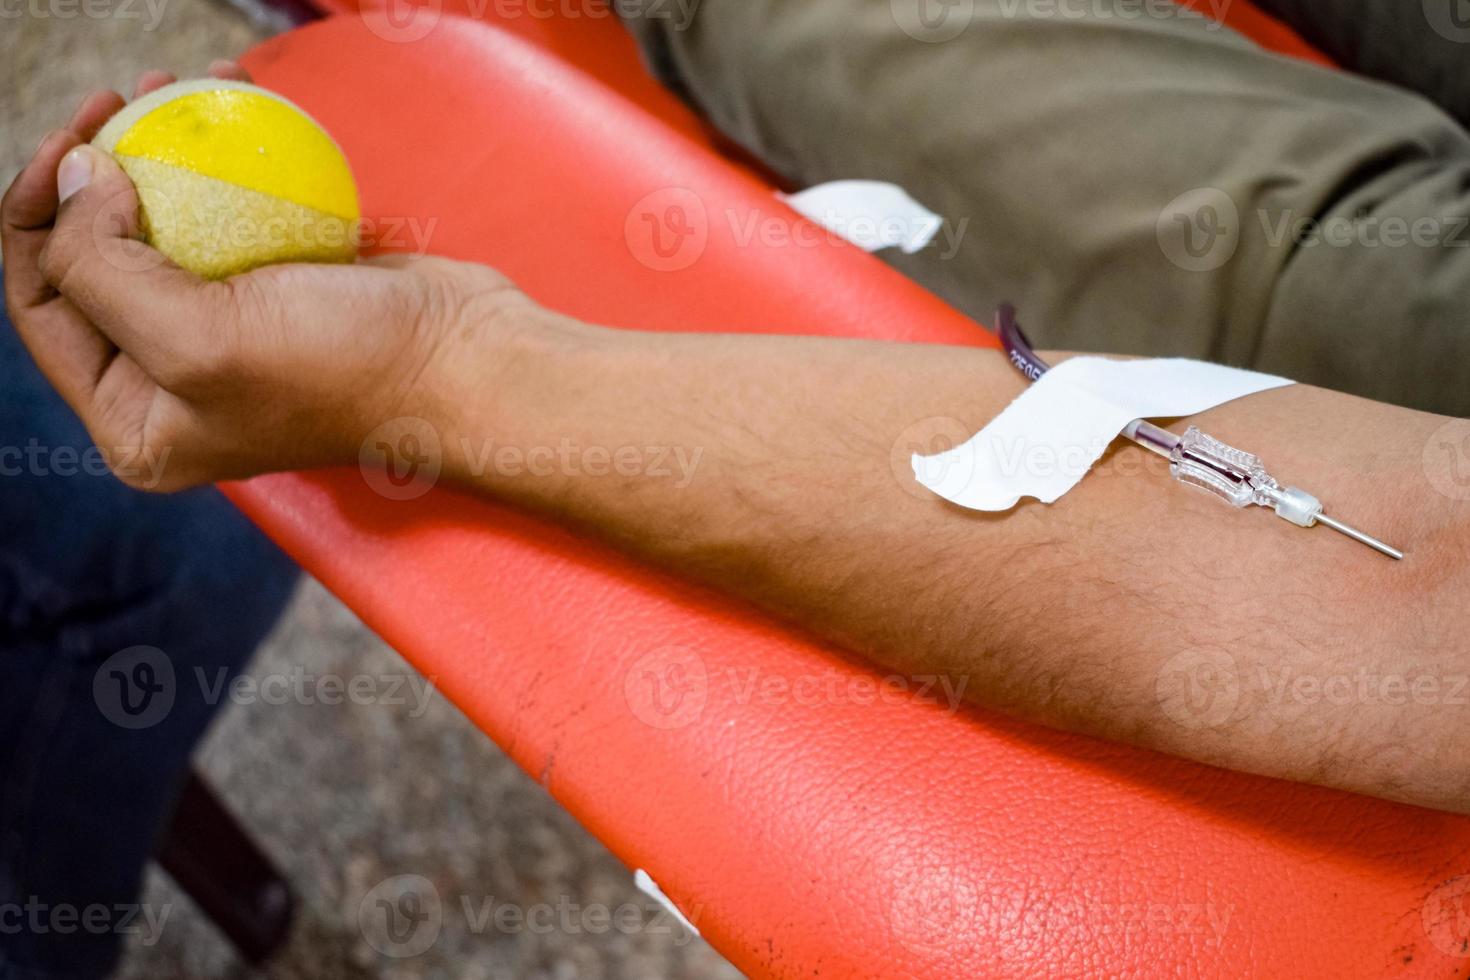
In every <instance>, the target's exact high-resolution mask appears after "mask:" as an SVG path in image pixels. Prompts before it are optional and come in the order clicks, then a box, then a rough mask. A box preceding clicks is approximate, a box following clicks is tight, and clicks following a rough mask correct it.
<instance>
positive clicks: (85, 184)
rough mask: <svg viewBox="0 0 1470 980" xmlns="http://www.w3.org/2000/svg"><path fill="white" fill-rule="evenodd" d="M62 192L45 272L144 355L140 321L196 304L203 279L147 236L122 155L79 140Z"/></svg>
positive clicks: (67, 162) (161, 323) (62, 177)
mask: <svg viewBox="0 0 1470 980" xmlns="http://www.w3.org/2000/svg"><path fill="white" fill-rule="evenodd" d="M56 193H57V197H58V198H59V199H60V200H61V209H60V211H59V212H58V213H57V215H56V223H55V226H54V228H53V230H52V232H51V234H50V236H49V237H48V239H47V241H46V245H45V248H44V249H43V250H42V252H41V261H40V266H41V274H42V275H43V276H44V277H45V278H46V281H47V282H48V283H50V284H51V286H53V287H54V288H55V289H56V290H57V291H58V292H60V293H61V294H62V295H63V296H65V297H66V298H67V299H68V300H70V301H71V302H72V303H73V304H74V305H75V306H76V307H77V308H78V309H79V310H81V311H82V313H83V315H85V316H86V317H87V319H88V320H90V321H91V322H92V323H93V324H94V325H96V326H97V327H98V328H99V329H100V330H102V332H103V333H105V334H107V335H108V336H109V337H110V338H111V339H112V341H113V343H115V344H117V345H118V346H119V347H121V348H122V349H123V350H125V351H128V352H129V353H132V354H134V356H137V355H138V354H139V353H142V352H140V351H135V350H133V348H134V346H135V345H137V346H147V345H146V344H141V343H140V340H141V339H142V338H140V336H139V331H140V328H143V327H145V326H146V325H148V324H150V323H152V324H153V325H154V329H155V330H165V329H166V328H167V326H169V325H170V324H171V323H172V321H173V320H175V319H178V318H180V317H175V316H173V314H180V315H181V316H187V315H188V314H190V313H194V312H197V307H196V304H197V301H198V298H199V296H200V295H201V293H202V289H203V287H204V286H205V283H204V281H203V280H201V279H199V278H197V277H196V276H194V275H193V274H191V273H189V272H186V271H184V270H183V269H181V268H179V267H178V266H176V265H174V264H173V263H171V262H169V261H168V259H167V258H165V257H164V256H163V254H162V253H160V252H158V251H156V250H154V249H152V248H150V247H149V246H148V245H146V244H145V243H144V242H143V241H141V240H140V239H141V237H142V221H141V218H140V214H139V202H138V191H137V189H136V188H135V187H134V186H133V182H132V180H130V179H129V178H128V175H127V174H126V173H124V172H123V169H122V168H121V167H120V166H118V164H117V161H116V160H114V159H113V158H112V157H111V156H109V155H108V154H107V153H104V152H103V151H101V150H99V149H97V148H96V147H94V146H78V147H77V148H76V149H74V150H72V151H71V152H70V153H68V154H67V155H66V156H64V157H62V159H61V163H60V165H58V167H57V169H56Z"/></svg>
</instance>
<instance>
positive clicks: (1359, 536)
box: [1317, 514, 1404, 561]
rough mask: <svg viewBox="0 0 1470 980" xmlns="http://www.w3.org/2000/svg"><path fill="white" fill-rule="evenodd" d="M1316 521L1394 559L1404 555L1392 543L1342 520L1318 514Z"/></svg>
mask: <svg viewBox="0 0 1470 980" xmlns="http://www.w3.org/2000/svg"><path fill="white" fill-rule="evenodd" d="M1317 523H1319V524H1326V525H1327V526H1328V527H1330V528H1332V529H1333V530H1334V531H1340V532H1341V533H1343V534H1346V535H1347V536H1348V537H1350V538H1352V539H1353V540H1354V541H1361V542H1362V543H1363V544H1366V545H1367V546H1368V547H1370V548H1372V549H1374V550H1375V551H1381V552H1383V553H1384V554H1385V555H1387V556H1388V557H1390V558H1392V559H1394V560H1395V561H1397V560H1399V559H1402V558H1403V557H1404V553H1403V552H1402V551H1400V550H1399V549H1397V548H1395V547H1393V546H1392V545H1387V544H1384V543H1383V542H1382V541H1379V540H1378V539H1377V538H1375V537H1374V536H1373V535H1371V534H1364V533H1363V532H1362V531H1359V530H1358V529H1357V528H1355V527H1353V526H1351V525H1349V524H1344V523H1343V522H1342V521H1339V520H1337V519H1336V518H1333V517H1328V516H1327V515H1326V514H1318V515H1317Z"/></svg>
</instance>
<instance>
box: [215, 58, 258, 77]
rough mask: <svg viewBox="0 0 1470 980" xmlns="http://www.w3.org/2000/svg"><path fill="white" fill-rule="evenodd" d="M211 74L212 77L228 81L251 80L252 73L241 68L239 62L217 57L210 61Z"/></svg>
mask: <svg viewBox="0 0 1470 980" xmlns="http://www.w3.org/2000/svg"><path fill="white" fill-rule="evenodd" d="M209 74H210V76H211V77H212V78H223V79H225V80H227V81H233V82H248V81H250V73H249V72H248V71H246V70H245V69H244V68H241V67H240V65H239V63H237V62H234V61H228V60H226V59H224V58H217V59H215V60H214V61H211V62H210V63H209Z"/></svg>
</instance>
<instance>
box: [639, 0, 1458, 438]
mask: <svg viewBox="0 0 1470 980" xmlns="http://www.w3.org/2000/svg"><path fill="white" fill-rule="evenodd" d="M1207 2H1217V3H1226V2H1231V0H1207ZM1463 4H1464V0H1422V2H1421V0H1263V2H1262V5H1263V6H1265V7H1266V8H1267V9H1268V10H1270V11H1272V12H1273V13H1275V14H1276V15H1277V16H1279V17H1281V18H1283V19H1285V20H1287V21H1288V22H1289V23H1291V24H1292V25H1293V26H1294V27H1296V28H1297V30H1298V31H1299V32H1300V33H1302V34H1303V35H1304V36H1305V37H1306V38H1308V39H1309V40H1311V41H1312V42H1314V43H1315V44H1316V45H1318V46H1319V47H1320V48H1321V49H1323V50H1324V51H1326V52H1327V53H1328V54H1329V55H1331V56H1332V57H1333V58H1335V59H1336V60H1337V61H1338V62H1339V63H1340V64H1342V65H1344V66H1345V67H1344V68H1343V69H1341V70H1338V69H1329V68H1323V67H1318V66H1315V65H1312V64H1309V63H1306V62H1303V61H1300V60H1297V59H1294V58H1289V57H1284V56H1279V55H1276V54H1272V53H1270V52H1267V51H1265V50H1263V49H1262V48H1260V47H1258V46H1257V45H1256V44H1255V43H1253V42H1252V41H1250V40H1248V39H1246V38H1244V37H1243V36H1241V35H1239V34H1237V33H1235V32H1234V31H1232V30H1230V29H1228V28H1226V27H1223V26H1220V25H1219V24H1217V23H1215V22H1214V21H1212V20H1210V19H1208V18H1205V17H1202V16H1198V15H1196V14H1193V13H1190V12H1188V11H1186V10H1184V9H1182V8H1180V7H1178V6H1176V5H1174V4H1173V3H1172V2H1171V0H698V2H696V0H622V2H620V8H621V9H622V11H623V13H624V14H625V17H626V18H627V20H628V21H629V25H630V27H632V29H633V30H634V32H635V34H636V35H637V36H638V37H639V39H640V41H641V43H642V44H643V46H644V49H645V52H646V54H647V55H648V58H649V60H650V62H651V63H652V64H653V65H654V66H655V67H656V68H657V69H658V70H660V71H661V72H662V73H663V74H664V76H665V77H666V80H668V81H669V82H670V83H671V84H673V85H675V86H676V87H677V88H679V89H680V91H681V92H682V93H683V94H684V95H685V97H686V98H688V99H689V100H690V101H691V102H692V103H694V104H695V106H696V107H697V108H699V109H700V110H701V111H702V112H704V113H705V114H706V115H707V116H709V117H710V118H711V119H712V120H713V121H714V122H715V123H716V124H717V125H718V126H720V127H721V128H722V129H723V130H724V131H725V132H727V133H728V134H729V135H730V136H731V137H733V138H734V139H735V140H737V141H738V142H739V143H741V144H743V145H744V146H745V147H747V148H748V149H749V150H751V151H752V152H753V153H755V154H756V155H757V156H758V157H760V158H761V159H763V160H764V161H766V162H767V163H768V164H769V165H770V166H771V167H772V168H774V169H775V170H776V171H778V172H779V173H781V174H783V175H784V176H785V177H787V178H789V179H790V180H791V181H793V182H794V183H795V184H798V185H802V186H806V185H812V184H818V183H822V182H825V181H830V180H838V179H846V178H867V179H875V180H884V181H891V182H894V183H897V184H899V185H901V186H902V187H904V188H905V189H906V190H907V191H908V192H909V193H910V194H912V195H913V196H914V197H915V198H916V199H918V200H919V201H920V202H921V203H923V204H924V205H926V206H927V207H928V208H930V209H931V210H933V211H935V212H937V213H939V214H940V215H942V216H944V218H945V221H946V225H945V228H944V230H943V232H942V233H941V234H940V235H939V236H938V237H936V239H935V240H934V242H933V243H931V245H930V246H929V247H927V248H925V249H923V250H922V251H920V252H918V253H917V254H914V255H904V254H900V253H899V252H898V251H897V250H889V251H887V252H884V253H880V254H882V255H883V257H885V258H886V259H887V260H888V261H890V262H891V263H892V264H893V265H894V266H896V267H898V268H899V269H901V270H902V271H903V272H905V273H906V274H908V275H910V276H912V277H913V278H914V279H916V280H918V281H919V282H921V283H923V284H925V285H926V286H928V287H929V288H931V289H932V290H934V291H935V292H936V293H938V294H940V295H941V296H943V297H945V298H946V299H947V300H949V301H950V302H951V303H953V304H954V305H955V306H957V307H959V308H960V309H962V310H964V311H965V312H967V313H968V314H970V315H972V316H974V317H975V318H976V319H978V320H980V321H982V322H987V323H988V322H990V321H991V318H992V313H993V310H994V308H995V306H996V305H997V304H998V303H1000V302H1002V301H1010V302H1013V303H1015V304H1016V305H1017V307H1018V308H1019V310H1020V314H1021V321H1022V323H1023V324H1024V326H1025V327H1026V329H1027V331H1028V333H1029V334H1030V335H1031V339H1032V340H1033V341H1034V342H1035V343H1036V344H1037V345H1039V346H1044V347H1047V348H1053V349H1065V350H1078V351H1102V352H1117V353H1129V354H1150V355H1184V356H1190V357H1199V358H1206V359H1211V360H1216V361H1222V362H1226V363H1230V364H1236V365H1242V366H1247V367H1252V368H1256V369H1259V370H1263V371H1269V372H1272V373H1276V374H1282V375H1285V376H1288V377H1291V378H1294V379H1296V380H1298V381H1303V382H1309V383H1313V384H1319V385H1324V386H1327V387H1332V388H1337V389H1340V390H1344V391H1350V392H1354V393H1357V394H1361V395H1365V396H1368V397H1372V398H1376V399H1381V400H1385V401H1392V402H1398V403H1401V404H1406V405H1411V406H1415V407H1420V408H1426V409H1431V410H1435V411H1440V412H1445V413H1448V414H1455V415H1461V416H1465V415H1470V384H1467V380H1470V302H1467V301H1470V227H1467V226H1470V136H1467V133H1466V129H1465V123H1464V120H1466V119H1467V118H1470V18H1467V17H1465V16H1464V11H1463V10H1461V9H1460V8H1461V5H1463Z"/></svg>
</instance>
